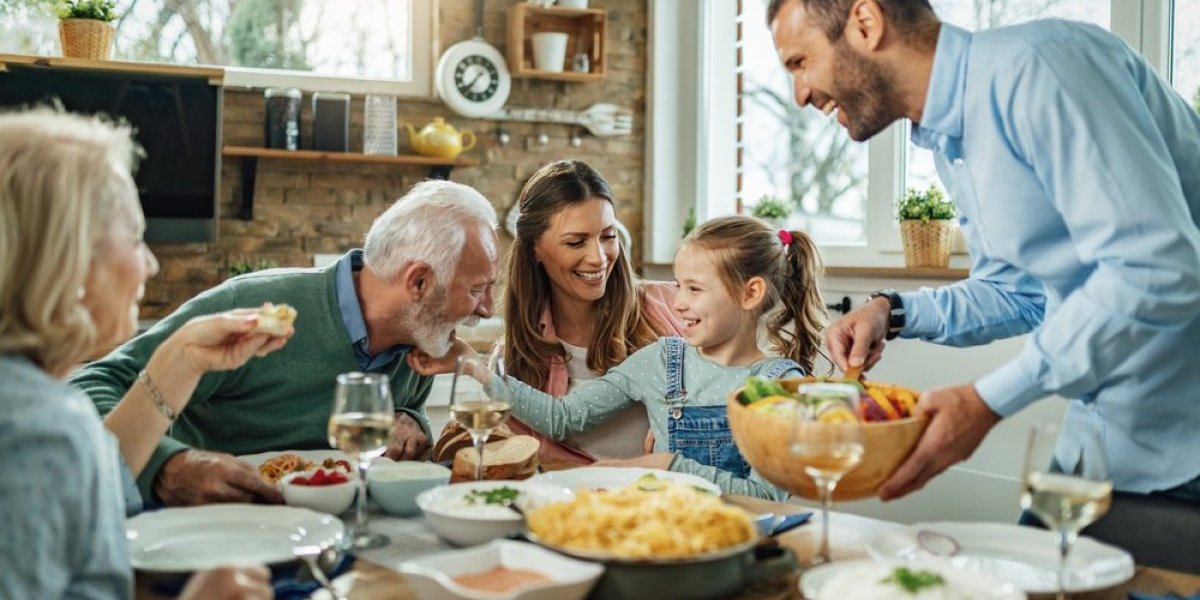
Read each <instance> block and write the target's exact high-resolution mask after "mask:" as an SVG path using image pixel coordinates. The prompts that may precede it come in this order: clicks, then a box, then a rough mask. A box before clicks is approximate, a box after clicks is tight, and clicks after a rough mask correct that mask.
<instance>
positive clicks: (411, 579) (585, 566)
mask: <svg viewBox="0 0 1200 600" xmlns="http://www.w3.org/2000/svg"><path fill="white" fill-rule="evenodd" d="M498 566H502V567H507V568H509V569H522V570H528V571H534V572H537V573H541V574H542V575H545V576H547V577H549V578H550V579H551V580H552V581H550V582H542V583H535V584H530V585H527V586H521V587H517V588H515V589H513V590H511V591H509V592H486V591H483V590H478V589H473V588H468V587H464V586H461V585H459V584H457V583H455V582H454V577H457V576H460V575H466V574H469V573H480V572H484V571H489V570H491V569H494V568H496V567H498ZM400 572H401V573H404V575H405V577H406V581H407V583H408V587H409V589H411V590H412V591H413V593H415V594H416V595H417V597H418V598H420V599H421V600H582V599H583V598H584V597H585V596H587V594H588V592H589V591H591V589H592V586H593V585H595V583H596V580H597V579H599V578H600V575H601V574H602V573H603V572H604V567H603V566H602V565H599V564H597V563H592V562H586V561H582V560H576V559H573V558H569V557H566V556H563V555H561V554H558V553H557V552H552V551H550V550H546V549H544V548H540V547H538V546H534V545H533V544H527V543H524V542H516V541H512V540H493V541H492V542H491V543H489V544H486V545H483V546H476V547H474V548H466V549H464V550H450V551H446V552H439V553H437V554H433V555H430V556H425V557H422V558H419V559H415V560H410V561H407V562H405V563H403V564H401V565H400Z"/></svg>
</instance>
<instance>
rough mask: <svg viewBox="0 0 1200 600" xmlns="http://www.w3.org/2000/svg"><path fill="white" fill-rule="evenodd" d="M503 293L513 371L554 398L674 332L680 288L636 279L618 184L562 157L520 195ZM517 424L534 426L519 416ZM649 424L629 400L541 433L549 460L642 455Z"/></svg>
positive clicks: (506, 342)
mask: <svg viewBox="0 0 1200 600" xmlns="http://www.w3.org/2000/svg"><path fill="white" fill-rule="evenodd" d="M517 203H518V208H519V211H520V216H519V217H518V218H517V227H516V230H517V234H516V240H515V241H514V242H513V245H512V247H511V248H510V249H509V255H508V261H507V267H506V280H507V285H506V287H505V290H504V320H505V337H504V359H505V363H506V366H507V367H508V372H509V373H510V374H511V375H512V376H514V377H516V378H517V379H520V380H521V381H524V382H526V383H528V384H529V385H531V386H533V387H535V388H538V389H540V390H542V391H544V392H546V393H549V394H551V395H553V396H562V395H565V394H566V393H567V391H568V390H569V389H570V388H571V387H573V386H574V385H575V384H577V383H579V382H581V381H585V380H588V379H593V378H595V377H597V376H598V375H601V374H603V373H605V372H606V371H608V370H609V369H610V368H612V367H614V366H616V365H618V364H620V363H621V361H623V360H625V358H626V357H628V356H629V355H630V354H632V353H633V352H634V351H636V350H638V349H639V348H641V347H643V346H646V345H648V344H650V343H653V342H654V341H656V340H657V339H658V338H659V337H660V336H664V335H678V334H679V333H680V332H681V331H682V324H681V323H680V322H679V320H678V317H676V316H675V314H674V313H673V311H672V310H671V308H670V306H671V302H673V301H674V298H675V291H676V287H675V285H674V284H669V283H662V282H647V281H639V280H638V278H637V276H636V275H634V273H633V267H632V265H631V264H630V262H629V257H628V256H627V255H626V253H625V251H624V249H623V248H622V247H621V244H620V241H619V239H618V231H617V228H618V223H617V218H616V212H615V202H614V199H613V192H612V188H611V187H610V186H609V184H608V182H607V181H605V180H604V178H603V177H601V176H600V174H599V173H597V172H596V170H595V169H593V168H591V167H590V166H588V165H587V164H585V163H583V162H580V161H575V160H562V161H558V162H553V163H550V164H548V165H545V166H543V167H542V168H541V169H538V171H537V172H536V173H534V175H533V177H530V179H529V181H527V182H526V183H525V187H524V188H523V189H522V190H521V195H520V196H519V197H518V199H517ZM515 429H517V430H519V431H522V432H531V431H529V430H527V428H525V427H523V425H522V424H520V423H515ZM648 429H649V422H648V421H647V419H646V415H645V409H644V408H643V407H641V406H635V407H631V408H630V409H628V410H626V411H624V412H622V413H621V414H619V415H618V416H616V417H614V418H613V419H612V420H610V421H608V422H606V423H605V424H603V425H601V426H600V427H598V428H596V429H593V430H592V431H589V432H588V433H586V434H583V435H580V436H577V437H574V438H571V439H568V440H565V441H564V442H561V443H560V442H555V441H553V440H550V439H543V440H542V455H543V457H553V458H558V459H568V460H574V461H575V462H585V463H588V462H592V460H594V459H603V458H630V457H633V456H638V455H640V454H642V451H643V444H642V441H643V440H644V439H645V435H646V431H648Z"/></svg>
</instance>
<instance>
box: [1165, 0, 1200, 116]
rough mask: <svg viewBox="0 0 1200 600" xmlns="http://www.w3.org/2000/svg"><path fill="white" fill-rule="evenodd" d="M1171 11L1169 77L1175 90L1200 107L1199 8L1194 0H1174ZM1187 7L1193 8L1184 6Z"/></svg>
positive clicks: (1198, 109)
mask: <svg viewBox="0 0 1200 600" xmlns="http://www.w3.org/2000/svg"><path fill="white" fill-rule="evenodd" d="M1174 5H1175V6H1174V8H1173V9H1172V15H1171V29H1172V36H1171V37H1172V38H1173V40H1172V44H1171V79H1172V84H1173V85H1174V86H1175V91H1177V92H1179V95H1180V96H1183V97H1184V98H1186V99H1187V100H1188V101H1189V102H1191V104H1192V107H1193V108H1195V109H1196V110H1197V111H1200V11H1197V10H1196V5H1195V3H1194V0H1175V2H1174ZM1185 7H1190V8H1191V9H1192V10H1184V8H1185Z"/></svg>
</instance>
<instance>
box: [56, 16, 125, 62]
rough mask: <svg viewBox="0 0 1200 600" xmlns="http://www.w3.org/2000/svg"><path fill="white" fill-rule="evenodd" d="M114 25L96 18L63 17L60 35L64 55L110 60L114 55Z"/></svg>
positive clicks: (59, 29)
mask: <svg viewBox="0 0 1200 600" xmlns="http://www.w3.org/2000/svg"><path fill="white" fill-rule="evenodd" d="M115 32H116V30H115V29H113V26H112V25H109V24H108V23H105V22H104V21H97V20H95V19H63V20H62V21H59V22H58V37H59V39H60V40H61V41H62V52H63V56H65V57H68V58H86V59H88V60H108V59H109V56H111V55H112V44H113V34H114V33H115Z"/></svg>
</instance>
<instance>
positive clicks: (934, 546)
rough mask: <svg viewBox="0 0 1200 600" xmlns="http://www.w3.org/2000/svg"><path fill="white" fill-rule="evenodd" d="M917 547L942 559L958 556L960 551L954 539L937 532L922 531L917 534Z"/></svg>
mask: <svg viewBox="0 0 1200 600" xmlns="http://www.w3.org/2000/svg"><path fill="white" fill-rule="evenodd" d="M917 546H918V547H919V548H921V549H922V550H924V551H926V552H928V553H930V554H932V555H934V556H940V557H943V558H949V557H951V556H954V555H955V554H958V551H959V549H960V547H959V545H958V542H957V541H955V539H954V538H952V537H950V536H948V535H946V534H944V533H939V532H937V531H930V530H928V529H922V530H920V531H918V532H917Z"/></svg>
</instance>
